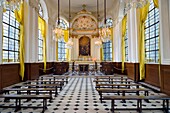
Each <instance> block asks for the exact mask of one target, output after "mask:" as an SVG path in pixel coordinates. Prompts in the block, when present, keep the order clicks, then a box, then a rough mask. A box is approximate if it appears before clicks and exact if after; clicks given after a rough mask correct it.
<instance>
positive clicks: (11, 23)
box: [2, 10, 20, 63]
mask: <svg viewBox="0 0 170 113" xmlns="http://www.w3.org/2000/svg"><path fill="white" fill-rule="evenodd" d="M6 13H8V14H6ZM2 26H3V36H2V37H3V42H2V63H19V62H20V61H19V60H20V59H19V54H20V52H19V49H20V23H19V22H18V21H17V20H16V18H15V13H14V11H12V10H6V12H4V13H3V17H2ZM4 26H8V28H7V29H6V27H4ZM12 29H13V30H12ZM6 30H7V31H6ZM12 31H13V32H12ZM5 34H7V36H6V35H5ZM6 41H7V43H5V42H6ZM11 42H12V44H11ZM17 45H18V46H17ZM5 47H7V48H5ZM5 52H7V54H6V55H5ZM11 53H13V58H12V59H10V57H11V56H10V54H11ZM5 56H7V58H5Z"/></svg>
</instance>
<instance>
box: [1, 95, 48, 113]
mask: <svg viewBox="0 0 170 113" xmlns="http://www.w3.org/2000/svg"><path fill="white" fill-rule="evenodd" d="M0 98H7V99H15V106H4V105H0V108H15V112H17V111H19V110H20V109H21V108H43V110H42V113H44V112H45V110H46V109H47V99H50V98H51V97H50V95H12V94H11V95H0ZM22 99H42V100H43V106H21V100H22Z"/></svg>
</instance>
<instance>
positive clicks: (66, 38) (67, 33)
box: [64, 30, 70, 61]
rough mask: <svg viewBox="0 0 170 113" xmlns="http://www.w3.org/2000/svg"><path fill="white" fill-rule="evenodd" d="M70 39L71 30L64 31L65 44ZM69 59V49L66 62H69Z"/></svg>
mask: <svg viewBox="0 0 170 113" xmlns="http://www.w3.org/2000/svg"><path fill="white" fill-rule="evenodd" d="M68 39H69V30H64V41H65V43H67V42H68ZM69 57H70V52H69V49H66V60H67V61H69Z"/></svg>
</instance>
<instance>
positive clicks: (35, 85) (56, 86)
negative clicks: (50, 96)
mask: <svg viewBox="0 0 170 113" xmlns="http://www.w3.org/2000/svg"><path fill="white" fill-rule="evenodd" d="M23 86H26V87H28V88H55V90H54V91H55V97H57V95H58V88H60V91H61V90H62V87H61V86H60V84H24V85H23Z"/></svg>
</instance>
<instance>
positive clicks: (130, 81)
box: [93, 80, 133, 84]
mask: <svg viewBox="0 0 170 113" xmlns="http://www.w3.org/2000/svg"><path fill="white" fill-rule="evenodd" d="M93 82H96V84H98V83H99V82H100V83H103V82H104V83H111V84H113V83H114V82H120V83H126V84H130V83H133V81H132V80H112V81H111V80H93Z"/></svg>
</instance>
